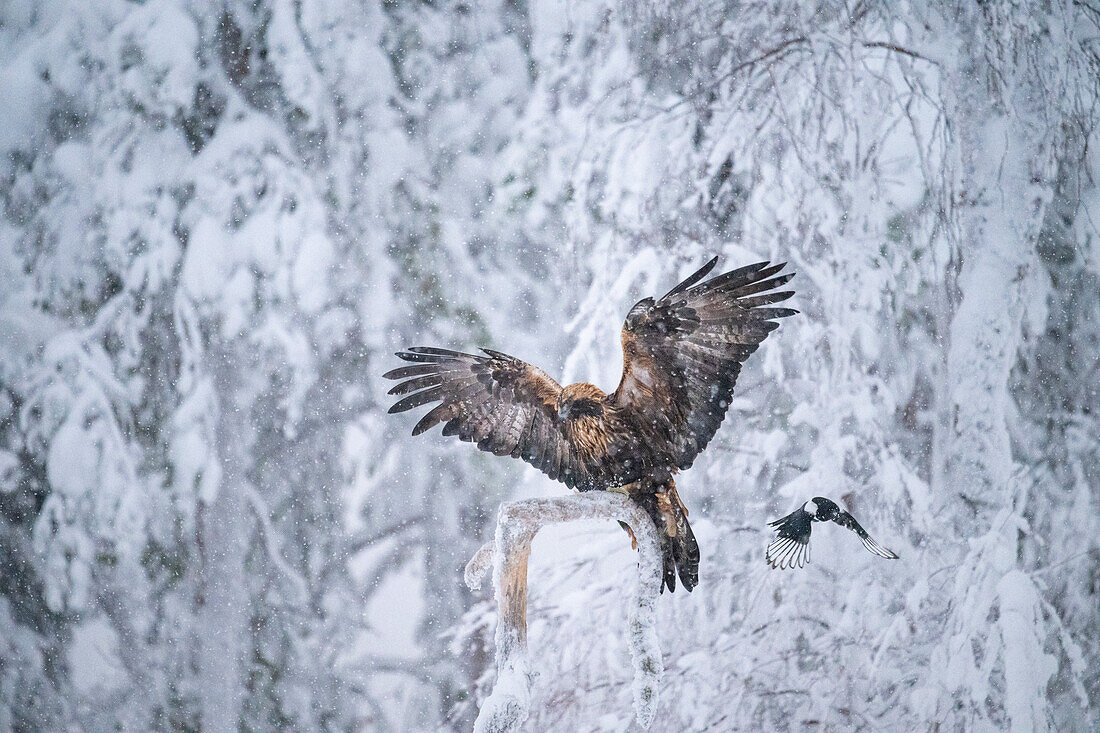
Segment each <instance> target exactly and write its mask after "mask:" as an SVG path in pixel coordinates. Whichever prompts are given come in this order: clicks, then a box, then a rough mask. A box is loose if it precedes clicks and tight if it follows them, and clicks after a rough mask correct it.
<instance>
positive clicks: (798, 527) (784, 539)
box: [764, 507, 811, 570]
mask: <svg viewBox="0 0 1100 733" xmlns="http://www.w3.org/2000/svg"><path fill="white" fill-rule="evenodd" d="M810 521H811V520H810V514H809V512H807V511H805V510H804V509H803V508H802V507H799V508H798V509H795V510H794V511H793V512H791V513H790V514H788V515H787V516H785V517H783V518H782V519H776V520H775V521H774V522H768V526H771V527H775V530H776V536H775V539H774V540H772V543H771V544H770V545H768V550H767V552H765V553H764V559H765V560H766V561H767V563H768V565H771V566H772V568H779V569H780V570H786V569H787V568H793V567H794V566H795V565H798V567H802V566H804V565H805V564H806V563H808V562H809V561H810V529H811V526H810Z"/></svg>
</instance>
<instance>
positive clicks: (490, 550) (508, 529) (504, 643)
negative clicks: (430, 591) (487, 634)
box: [466, 492, 663, 733]
mask: <svg viewBox="0 0 1100 733" xmlns="http://www.w3.org/2000/svg"><path fill="white" fill-rule="evenodd" d="M579 519H617V520H619V521H621V522H625V523H626V524H627V525H628V526H630V528H631V529H632V530H633V531H634V537H635V538H636V540H637V543H638V572H637V573H636V574H635V576H634V577H635V582H634V583H633V584H632V585H633V588H632V598H631V603H630V610H629V619H628V626H629V631H630V654H631V657H632V660H633V666H634V716H635V718H636V719H637V721H638V724H639V725H640V726H641V727H643V728H648V727H649V725H650V724H651V723H652V722H653V717H654V715H655V714H656V712H657V696H658V690H659V688H660V683H661V672H662V669H663V665H662V662H661V647H660V642H659V639H658V637H657V623H656V621H657V596H658V594H659V593H660V590H661V552H660V544H659V541H658V539H657V530H656V528H655V527H654V526H653V522H652V521H651V520H650V518H649V516H648V515H647V514H646V513H645V511H644V510H643V509H642V508H641V507H639V506H638V505H637V504H635V503H634V502H633V501H631V500H630V499H629V498H628V497H627V496H625V495H623V494H617V493H608V492H591V493H587V494H576V495H571V496H558V497H552V498H546V499H525V500H522V501H512V502H506V503H504V504H501V506H500V511H499V513H498V515H497V530H496V536H495V539H494V540H493V542H490V543H486V544H485V545H484V546H483V547H482V548H481V549H480V550H478V551H477V553H476V554H475V555H474V556H473V558H471V560H470V562H469V563H467V565H466V584H467V585H468V586H469V587H470V588H471V589H477V588H479V587H480V586H481V580H482V578H483V577H484V575H485V573H486V571H487V570H488V567H489V563H490V561H491V562H492V564H493V584H494V586H495V588H496V600H497V615H498V620H497V629H496V637H495V643H496V664H497V680H496V684H495V685H494V687H493V691H492V693H491V694H490V695H489V697H488V699H486V700H485V703H484V704H483V705H482V706H481V711H480V712H479V713H478V716H477V721H476V722H475V723H474V731H475V733H503V732H504V731H513V730H517V729H519V727H520V726H521V725H522V724H523V722H524V721H525V720H526V719H527V714H528V712H529V711H530V707H531V668H530V663H529V661H528V656H527V558H528V557H529V556H530V554H531V541H532V540H533V539H534V538H535V535H536V534H537V533H538V531H539V530H540V529H542V528H543V527H545V526H546V525H548V524H556V523H559V522H574V521H577V520H579ZM624 539H625V537H624Z"/></svg>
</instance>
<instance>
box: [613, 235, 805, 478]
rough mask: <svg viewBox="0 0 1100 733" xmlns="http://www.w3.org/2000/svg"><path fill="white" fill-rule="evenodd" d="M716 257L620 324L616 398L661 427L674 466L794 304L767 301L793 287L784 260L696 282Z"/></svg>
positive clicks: (715, 418)
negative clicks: (784, 305)
mask: <svg viewBox="0 0 1100 733" xmlns="http://www.w3.org/2000/svg"><path fill="white" fill-rule="evenodd" d="M717 261H718V258H717V257H715V258H714V259H713V260H711V261H710V262H708V263H707V264H706V265H704V266H703V267H702V268H701V269H700V270H699V271H698V272H696V273H695V274H693V275H692V276H691V277H689V278H688V279H686V280H684V281H683V282H682V283H680V284H679V285H677V286H676V287H675V288H673V289H672V290H671V291H669V292H668V293H667V294H666V295H664V296H663V297H661V298H660V299H659V300H654V299H653V298H646V299H645V300H642V301H640V302H639V303H638V304H636V305H635V306H634V307H633V308H631V309H630V313H629V314H628V315H627V317H626V323H625V324H623V332H622V342H623V376H622V380H621V381H620V382H619V387H618V389H616V390H615V393H614V394H613V395H612V399H613V400H614V401H615V403H616V404H617V405H618V406H620V407H621V408H623V409H625V410H630V411H632V412H633V413H634V414H635V415H636V416H637V417H639V418H640V419H641V420H643V421H645V422H647V423H648V424H650V425H652V426H653V427H654V429H656V430H657V431H659V432H661V433H663V434H664V435H665V436H666V437H667V438H668V441H669V444H670V445H671V446H672V450H673V456H672V457H673V460H674V461H675V464H676V466H677V467H679V468H687V467H689V466H691V464H692V462H693V461H694V460H695V457H696V456H697V455H699V453H700V452H701V451H702V450H703V449H704V448H705V447H706V445H707V443H709V442H710V439H711V438H712V437H714V433H715V432H716V431H717V430H718V426H719V425H721V424H722V420H723V418H724V417H725V415H726V410H727V409H728V408H729V404H730V397H731V395H732V394H733V385H734V382H736V381H737V375H738V374H739V373H740V371H741V363H742V362H744V361H745V359H747V358H748V357H749V355H750V354H752V353H753V352H754V351H756V349H757V347H759V346H760V342H762V341H763V340H764V338H765V337H767V335H768V334H769V333H771V332H772V331H773V330H775V329H776V328H777V327H778V326H779V324H778V323H776V322H775V321H774V320H773V319H776V318H782V317H784V316H790V315H793V314H795V313H797V312H798V311H795V310H792V309H790V308H770V307H767V306H770V305H771V304H773V303H778V302H780V301H783V300H786V299H787V298H789V297H791V295H793V294H794V293H793V292H792V291H776V290H775V288H777V287H779V286H780V285H783V284H784V283H786V282H787V281H788V280H790V279H791V277H793V275H792V274H785V275H779V276H775V275H776V273H778V272H779V271H780V270H781V269H783V266H784V265H785V264H786V263H780V264H778V265H771V264H770V263H767V262H760V263H757V264H755V265H749V266H747V267H742V268H740V269H737V270H733V271H731V272H727V273H724V274H722V275H718V276H716V277H713V278H711V279H710V280H707V281H706V282H700V281H701V280H702V279H703V278H704V277H705V276H706V275H707V273H709V272H710V271H711V270H712V269H713V268H714V266H715V264H716V263H717Z"/></svg>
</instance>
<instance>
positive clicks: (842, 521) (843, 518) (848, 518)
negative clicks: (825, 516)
mask: <svg viewBox="0 0 1100 733" xmlns="http://www.w3.org/2000/svg"><path fill="white" fill-rule="evenodd" d="M833 521H835V522H836V523H837V524H839V525H840V526H841V527H847V528H848V529H850V530H852V531H853V532H855V533H856V534H857V535H859V541H860V542H862V543H863V546H864V547H866V548H867V551H868V552H870V553H872V554H875V555H878V556H879V557H885V558H886V559H887V560H897V559H898V556H897V555H896V554H895V553H894V552H893V551H891V550H887V549H886V548H885V547H883V546H882V545H880V544H879V543H877V542H875V540H874V539H873V538H872V537H871V535H869V534H867V530H865V529H864V528H863V527H861V526H859V522H857V521H856V518H855V517H853V516H852V515H851V514H849V513H848V512H845V511H841V512H840V514H839V515H838V516H837V518H836V519H834V520H833Z"/></svg>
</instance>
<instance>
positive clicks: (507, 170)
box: [0, 0, 1100, 731]
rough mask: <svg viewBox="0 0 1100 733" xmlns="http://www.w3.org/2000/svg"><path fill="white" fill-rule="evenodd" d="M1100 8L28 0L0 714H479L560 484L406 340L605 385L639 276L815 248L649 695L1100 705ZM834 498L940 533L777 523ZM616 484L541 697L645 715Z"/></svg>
mask: <svg viewBox="0 0 1100 733" xmlns="http://www.w3.org/2000/svg"><path fill="white" fill-rule="evenodd" d="M1098 104H1100V5H1097V3H1096V2H1093V1H1092V0H1072V1H1071V0H1050V2H1043V3H1038V2H1036V3H1032V2H1023V1H1020V2H987V3H970V2H965V1H962V0H960V1H959V2H957V3H948V2H944V3H927V4H926V3H922V2H909V3H906V2H899V3H894V2H886V1H885V0H882V1H880V2H874V1H865V0H848V1H847V2H832V1H830V2H825V1H820V2H811V3H807V2H801V1H796V0H725V1H721V0H686V1H685V2H663V3H650V2H645V1H643V0H635V1H634V2H627V3H615V2H609V1H601V0H595V1H593V2H580V1H572V2H570V1H566V2H542V1H540V2H529V3H524V2H522V0H513V1H507V0H506V1H503V2H495V1H493V0H479V1H478V2H464V1H459V2H421V3H416V2H398V1H395V0H394V1H385V2H381V3H379V2H374V1H372V0H364V1H362V2H347V3H334V2H325V1H322V0H271V1H262V0H255V1H253V0H226V1H225V2H219V3H212V2H199V1H197V0H194V1H192V2H186V1H181V2H168V1H167V0H153V1H150V2H146V3H129V2H122V1H121V0H108V1H96V2H92V1H88V2H60V1H51V2H36V1H35V0H4V1H3V2H2V3H0V111H2V114H0V153H2V155H0V730H45V729H52V730H60V729H72V730H76V729H79V730H108V729H111V730H114V729H123V730H135V731H136V730H195V729H199V728H202V729H204V730H230V729H237V728H240V729H249V730H262V729H270V728H286V729H298V730H322V729H323V730H352V729H359V728H367V729H376V730H434V729H440V728H444V729H455V730H468V729H469V728H470V725H471V723H472V720H473V718H474V717H475V716H476V714H477V709H478V705H479V702H480V701H481V700H483V699H484V698H485V696H486V695H487V694H488V691H489V690H490V689H491V685H492V679H493V675H494V672H493V669H492V646H491V641H492V629H493V624H494V621H495V617H494V613H495V611H494V606H493V604H492V599H491V597H489V596H488V595H487V593H486V592H484V591H482V592H477V593H473V592H471V591H468V590H467V589H466V588H465V586H464V585H463V583H462V567H463V565H464V563H465V562H466V560H467V559H468V558H469V556H470V555H471V554H472V552H473V551H474V550H475V549H476V548H477V547H478V546H479V545H480V544H481V543H482V542H483V541H484V540H485V539H487V538H489V537H491V536H492V531H493V526H494V521H495V510H496V507H497V505H498V503H499V502H500V501H501V500H502V499H504V498H514V497H522V496H537V495H553V494H558V493H561V492H562V491H564V488H563V487H561V486H560V485H558V484H554V483H552V482H550V481H549V480H548V479H546V478H545V477H543V476H542V475H541V474H538V473H537V472H536V471H534V469H530V468H527V467H526V466H524V465H523V464H520V463H519V462H515V461H505V460H503V459H497V458H494V457H492V456H489V455H487V454H482V453H479V452H478V451H476V450H473V449H472V448H471V447H470V446H468V445H463V444H460V443H458V442H457V441H454V440H445V439H443V438H440V437H439V436H438V435H428V436H424V437H421V438H418V439H416V440H413V439H411V438H409V437H408V432H409V430H410V428H411V425H412V423H413V420H412V419H410V418H409V417H408V416H407V415H402V416H397V417H391V416H387V415H386V414H385V410H386V408H387V407H388V405H389V403H390V400H389V399H388V398H386V397H385V390H386V389H387V388H388V386H389V385H388V384H386V383H384V381H383V380H381V379H380V375H381V373H382V372H384V371H386V370H387V369H389V368H392V366H394V364H395V360H394V359H393V358H392V352H393V351H394V350H395V349H397V348H401V347H404V346H407V345H416V344H429V345H441V346H451V347H456V348H461V349H464V350H471V349H474V348H475V347H477V346H491V347H494V348H498V349H501V350H503V351H506V352H508V353H511V354H515V355H516V356H519V357H521V358H524V359H526V360H528V361H531V362H532V363H535V364H538V365H540V366H542V367H544V368H546V369H547V371H549V372H550V373H551V374H553V375H554V376H555V377H559V378H560V379H559V381H562V382H563V383H565V382H566V381H579V380H591V381H593V382H595V383H596V384H598V385H600V386H602V387H604V388H608V389H610V388H613V387H614V385H615V384H616V382H617V380H618V374H619V370H620V368H621V361H620V360H621V356H620V351H619V344H618V330H619V328H620V326H621V323H622V319H623V317H624V315H625V313H626V310H627V309H628V308H629V306H630V305H631V304H633V303H634V302H635V301H636V300H637V299H639V298H641V297H644V296H646V295H654V294H659V293H660V292H664V291H665V290H667V289H668V288H669V287H670V286H671V285H672V284H673V283H674V282H675V281H676V279H677V277H678V276H682V275H685V274H686V273H688V272H690V271H691V270H693V269H695V268H696V267H698V266H699V265H701V264H702V263H703V262H704V261H705V260H706V259H708V258H709V257H710V256H712V255H713V254H721V255H722V256H723V260H722V265H721V266H722V267H723V268H724V269H730V268H732V267H735V266H738V265H743V264H747V263H749V262H753V261H757V260H760V259H776V260H789V261H790V262H791V263H792V267H793V269H794V270H795V271H797V272H798V276H797V277H796V279H795V280H794V281H793V282H792V285H793V286H794V287H795V289H796V290H797V296H796V298H795V300H794V301H792V303H793V304H794V306H795V307H797V308H799V309H800V310H801V311H802V315H800V316H798V317H796V318H792V319H788V320H787V321H786V322H785V323H784V324H783V325H782V327H781V328H780V329H779V330H778V331H777V332H776V333H775V334H774V335H773V336H772V337H771V338H769V339H768V341H767V342H766V343H765V345H764V346H763V347H762V349H761V350H760V351H759V352H758V354H757V355H756V356H754V357H753V358H752V359H751V360H750V361H749V362H748V364H747V368H746V369H745V370H744V371H743V373H742V375H741V378H740V381H739V384H738V389H737V392H736V394H735V403H734V405H733V408H732V410H731V413H730V415H729V416H728V417H727V419H726V423H725V425H724V427H723V429H722V430H721V431H720V432H719V434H718V436H717V438H716V439H715V441H714V442H712V444H711V447H710V448H709V449H708V450H707V451H706V452H705V453H704V454H703V455H702V456H701V458H700V459H699V460H698V461H697V462H696V465H695V467H694V468H693V469H692V470H691V471H689V472H687V473H686V474H684V475H683V477H682V479H681V481H680V492H681V495H682V496H683V497H684V498H685V501H686V502H687V503H688V505H689V506H690V507H691V509H692V521H693V525H694V527H695V528H696V533H697V535H698V537H699V539H700V544H701V545H702V551H703V558H702V571H701V584H700V586H699V588H697V589H696V590H695V592H694V593H692V594H687V593H683V592H678V593H676V594H675V595H671V596H670V595H668V594H665V595H664V596H662V597H661V598H660V599H659V602H658V610H659V616H660V621H661V626H660V634H661V642H662V646H663V650H664V658H665V667H666V668H665V672H664V679H665V683H664V687H663V689H662V692H661V695H662V697H661V707H660V710H659V712H658V718H657V722H656V723H655V725H654V729H655V730H734V729H743V730H765V729H786V728H812V729H816V728H814V726H817V727H819V728H821V729H826V730H840V729H843V730H859V729H868V730H872V729H874V730H878V729H889V730H920V729H935V730H992V729H1005V728H1012V729H1016V730H1031V729H1046V728H1056V729H1058V730H1094V729H1095V726H1096V725H1097V721H1098V717H1100V702H1098V701H1100V394H1098V389H1100V366H1098V364H1100V358H1098V355H1100V259H1098V255H1100V247H1098V241H1100V188H1098V187H1097V186H1098V182H1100V181H1098V179H1100V155H1098V150H1100V139H1098V138H1097V133H1096V124H1097V121H1098V113H1100V109H1098ZM816 494H821V495H825V496H829V497H832V498H834V499H837V500H842V501H843V502H845V503H846V504H847V505H848V507H849V508H850V509H851V510H852V511H853V513H854V514H855V515H856V516H857V517H858V518H859V519H860V520H861V521H862V522H863V524H864V525H865V526H866V527H867V528H868V529H869V530H870V531H871V532H872V534H873V535H874V536H875V537H876V538H877V539H878V540H879V541H880V542H881V543H882V544H884V545H886V546H888V547H890V548H892V549H894V550H895V551H897V552H898V553H899V554H900V555H901V556H902V559H901V560H900V561H898V562H892V563H886V562H883V561H881V560H879V559H877V558H874V557H873V556H871V555H869V554H868V553H866V552H864V551H863V550H862V549H861V548H860V547H859V544H858V542H856V540H855V538H854V537H852V536H851V535H850V534H848V533H847V532H846V531H845V530H842V529H839V528H836V527H833V526H829V527H821V528H820V529H818V530H816V531H815V547H816V549H815V551H814V562H813V565H811V566H809V568H808V569H806V570H803V571H798V572H779V571H770V570H767V568H766V567H765V565H764V561H763V553H764V548H765V546H766V544H767V538H768V534H767V532H766V531H765V530H766V528H765V527H764V523H765V522H766V521H767V520H769V519H772V518H775V517H777V516H780V515H782V514H785V513H787V512H788V511H790V510H791V509H793V508H794V507H795V506H797V505H798V504H799V503H800V502H801V501H804V500H805V499H807V498H809V497H811V496H813V495H816ZM633 562H634V557H633V553H632V552H631V550H630V545H629V542H628V540H627V538H626V536H625V535H624V534H623V532H622V531H621V530H620V529H619V528H618V527H617V526H615V525H614V524H613V523H592V524H576V525H570V526H567V527H565V528H561V529H555V530H552V531H551V530H548V531H547V532H545V533H543V534H541V535H540V536H539V538H538V539H537V540H536V542H535V547H534V552H533V555H532V564H531V602H530V611H529V614H530V619H531V639H530V644H531V650H532V658H533V659H534V660H535V664H536V668H537V671H538V673H539V676H538V679H537V680H536V682H535V686H534V695H535V699H534V700H533V707H532V717H531V719H529V721H528V726H529V727H530V729H532V730H626V729H629V728H630V727H631V726H632V725H633V724H632V722H631V712H630V706H631V690H630V676H631V672H630V664H629V661H628V652H627V643H628V640H627V639H626V638H625V636H626V635H625V629H624V618H625V611H624V609H623V597H624V596H623V593H624V591H623V590H622V588H623V583H624V578H626V577H627V576H628V575H629V573H630V571H631V566H632V564H633Z"/></svg>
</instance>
